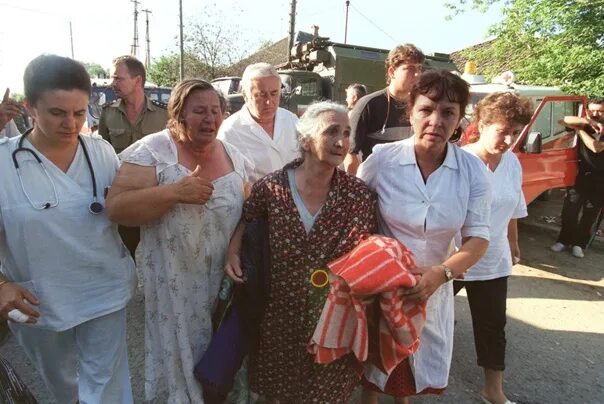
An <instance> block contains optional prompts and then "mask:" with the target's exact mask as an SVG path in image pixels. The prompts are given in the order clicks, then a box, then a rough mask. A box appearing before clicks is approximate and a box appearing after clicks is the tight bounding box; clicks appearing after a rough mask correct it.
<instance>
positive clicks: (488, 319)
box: [453, 93, 533, 404]
mask: <svg viewBox="0 0 604 404" xmlns="http://www.w3.org/2000/svg"><path fill="white" fill-rule="evenodd" d="M532 113H533V108H532V104H531V101H530V100H529V99H528V98H522V97H519V96H517V95H515V94H512V93H494V94H491V95H489V96H487V97H486V98H484V99H483V100H482V101H481V102H480V103H479V104H478V106H477V108H476V110H475V111H474V119H473V121H474V122H473V123H474V124H475V125H476V127H477V129H478V133H479V137H478V140H477V141H476V142H475V143H471V144H469V145H467V146H465V147H464V148H463V149H464V150H465V151H467V152H468V153H470V154H472V155H474V156H476V157H477V158H478V159H480V161H482V163H484V164H483V166H484V169H485V172H486V173H487V177H488V178H489V179H490V182H491V187H492V190H493V201H492V205H491V226H490V236H491V241H490V244H489V248H488V249H487V252H486V253H485V254H484V256H483V257H482V258H481V259H480V261H478V262H477V263H476V264H475V265H474V266H473V267H472V268H470V270H469V271H468V273H467V274H466V275H465V277H464V280H456V281H454V282H453V288H454V292H455V294H457V292H459V291H460V290H461V289H462V288H464V287H465V288H466V293H467V295H468V303H469V304H470V313H471V315H472V326H473V328H474V344H475V346H476V355H477V357H478V366H480V367H482V368H483V369H484V375H485V385H484V388H483V389H482V390H481V392H480V398H481V399H482V401H484V402H485V403H497V404H503V403H505V404H510V403H511V402H510V401H509V400H508V399H507V397H506V395H505V393H504V392H503V370H504V368H505V365H504V359H505V346H506V340H505V323H506V315H505V312H506V298H507V284H508V277H509V276H510V275H511V274H512V265H513V264H515V263H516V262H518V261H519V260H520V247H519V246H518V228H517V224H516V221H517V219H518V218H520V217H524V216H526V215H527V211H526V202H525V201H524V196H523V194H522V167H521V166H520V162H519V161H518V158H517V157H516V155H515V154H514V153H513V152H512V151H511V150H510V149H511V148H512V146H513V145H514V143H515V142H516V139H517V138H518V135H520V132H521V131H522V128H523V127H524V126H525V125H526V124H527V123H529V121H530V119H531V115H532Z"/></svg>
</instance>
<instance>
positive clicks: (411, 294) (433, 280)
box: [403, 266, 447, 302]
mask: <svg viewBox="0 0 604 404" xmlns="http://www.w3.org/2000/svg"><path fill="white" fill-rule="evenodd" d="M411 272H412V273H414V274H415V275H419V276H420V279H419V282H418V283H417V285H415V287H413V288H411V289H407V290H405V291H403V295H404V296H406V297H407V299H410V300H412V301H417V302H421V301H427V300H428V299H429V298H430V296H432V294H433V293H434V292H435V291H436V289H438V288H439V287H440V286H441V285H442V284H444V283H445V282H446V280H447V278H446V277H445V274H444V271H443V269H442V268H441V267H440V266H431V267H419V268H415V269H414V270H413V271H411Z"/></svg>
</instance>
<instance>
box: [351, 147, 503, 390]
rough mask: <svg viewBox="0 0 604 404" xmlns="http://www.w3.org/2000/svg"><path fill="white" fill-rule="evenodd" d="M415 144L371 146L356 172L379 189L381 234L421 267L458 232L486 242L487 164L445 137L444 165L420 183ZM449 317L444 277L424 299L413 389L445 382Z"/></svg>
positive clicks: (446, 249)
mask: <svg viewBox="0 0 604 404" xmlns="http://www.w3.org/2000/svg"><path fill="white" fill-rule="evenodd" d="M414 145H415V137H411V138H409V139H405V140H401V141H398V142H394V143H388V144H380V145H377V146H375V147H374V149H373V153H372V154H371V155H370V156H369V158H368V159H367V160H365V161H364V162H363V164H361V166H360V168H359V177H360V178H361V179H363V180H364V181H365V183H366V184H367V186H368V187H369V189H371V190H372V191H375V192H376V193H377V196H378V209H379V219H378V220H379V222H378V225H379V229H380V232H382V233H383V234H385V235H387V236H390V237H395V238H396V239H397V240H399V241H400V242H401V243H403V244H404V245H405V246H406V247H407V248H408V249H409V250H410V251H411V252H412V253H413V256H414V258H415V263H416V264H417V266H418V267H422V266H430V265H438V264H441V263H442V262H443V261H445V260H446V259H447V258H448V256H449V255H450V253H451V251H452V248H451V247H452V246H453V239H454V237H455V235H456V234H457V233H458V232H461V235H462V237H480V238H482V239H485V240H489V217H490V204H491V189H490V186H489V181H488V179H487V177H486V175H485V172H484V167H483V166H484V164H482V163H481V162H480V161H478V160H477V159H476V158H475V157H473V156H470V155H469V154H468V153H466V152H464V151H462V150H461V149H460V148H459V147H457V146H455V145H452V144H450V143H448V144H447V155H446V157H445V160H444V161H443V163H442V165H441V166H440V167H439V168H438V169H437V170H436V171H434V172H433V173H432V174H430V177H428V180H427V181H426V182H424V180H423V178H422V174H421V172H420V170H419V166H418V165H417V160H416V158H415V151H414ZM453 317H454V311H453V285H452V282H447V283H445V284H444V285H442V286H441V287H440V288H438V289H437V290H436V291H435V292H434V294H433V295H432V296H431V297H430V299H429V300H428V304H427V307H426V324H425V326H424V329H423V330H422V333H421V335H420V344H421V345H420V347H419V349H418V351H417V352H416V353H415V354H413V355H412V357H411V361H410V363H411V368H412V370H413V374H414V376H415V385H416V389H417V391H418V392H420V391H422V390H423V389H425V388H426V387H433V388H443V387H446V386H447V380H448V376H449V368H450V366H451V357H452V353H453ZM374 380H375V379H374ZM376 382H377V383H376V384H378V385H380V384H382V383H380V382H379V380H376ZM383 382H384V383H383V384H385V381H383Z"/></svg>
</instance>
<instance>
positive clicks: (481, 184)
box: [461, 156, 492, 240]
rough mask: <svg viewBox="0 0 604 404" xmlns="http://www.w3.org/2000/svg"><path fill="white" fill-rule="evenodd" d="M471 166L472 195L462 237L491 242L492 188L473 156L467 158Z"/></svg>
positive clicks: (470, 195)
mask: <svg viewBox="0 0 604 404" xmlns="http://www.w3.org/2000/svg"><path fill="white" fill-rule="evenodd" d="M466 158H467V159H468V160H469V161H470V164H468V166H467V167H468V169H469V170H470V172H469V175H468V178H469V181H470V184H469V186H470V194H469V198H470V199H469V201H468V210H467V212H466V219H465V221H464V224H463V227H462V228H461V236H462V237H464V238H465V237H478V238H482V239H485V240H489V239H490V237H489V235H490V232H489V227H490V220H491V198H492V197H491V186H490V184H489V180H488V178H487V176H486V173H485V171H484V169H483V168H482V167H481V166H480V164H482V163H480V162H478V160H476V161H472V160H473V159H474V158H473V157H471V156H467V157H466Z"/></svg>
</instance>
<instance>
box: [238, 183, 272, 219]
mask: <svg viewBox="0 0 604 404" xmlns="http://www.w3.org/2000/svg"><path fill="white" fill-rule="evenodd" d="M269 177H270V176H269ZM269 177H264V178H262V179H260V180H258V181H256V182H255V183H254V185H252V192H251V193H250V196H249V198H247V199H246V201H245V203H244V204H243V220H244V221H245V222H246V223H249V222H251V221H252V220H254V219H256V218H259V217H266V216H267V213H268V201H269V199H270V195H269V194H270V190H269V187H268V179H269Z"/></svg>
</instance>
